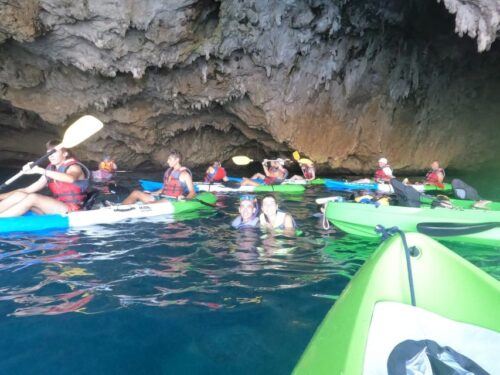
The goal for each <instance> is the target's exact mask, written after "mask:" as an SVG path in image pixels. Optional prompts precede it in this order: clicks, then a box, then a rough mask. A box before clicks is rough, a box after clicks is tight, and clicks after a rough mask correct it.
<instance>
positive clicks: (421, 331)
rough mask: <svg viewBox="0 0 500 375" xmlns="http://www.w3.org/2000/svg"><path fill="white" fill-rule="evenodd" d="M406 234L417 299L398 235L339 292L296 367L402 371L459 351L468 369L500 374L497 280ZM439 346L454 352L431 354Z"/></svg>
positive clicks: (351, 372) (299, 370)
mask: <svg viewBox="0 0 500 375" xmlns="http://www.w3.org/2000/svg"><path fill="white" fill-rule="evenodd" d="M406 239H407V242H408V246H409V247H413V246H414V247H415V248H416V249H417V251H416V252H415V254H412V256H410V259H411V261H410V264H411V271H412V281H413V286H414V288H413V290H414V296H415V298H414V302H415V305H414V306H412V303H411V297H410V296H411V294H410V287H409V285H410V284H409V277H408V271H407V265H406V257H405V251H404V247H403V241H402V240H401V237H400V236H399V235H395V236H393V237H392V238H390V239H389V240H387V241H385V242H384V243H382V244H381V245H380V247H379V248H378V249H377V250H376V251H375V252H374V253H373V254H372V256H371V257H370V258H369V259H368V260H367V261H366V263H365V264H364V265H363V266H362V267H361V269H360V270H359V271H358V273H357V274H356V275H355V276H354V278H353V279H352V281H351V282H350V283H349V285H348V286H347V287H346V288H345V290H344V291H343V292H342V294H341V296H340V298H339V299H338V301H337V302H336V303H335V305H334V306H333V308H332V309H331V310H330V312H329V313H328V314H327V316H326V317H325V319H324V320H323V322H322V323H321V325H320V326H319V328H318V329H317V331H316V333H315V334H314V337H313V338H312V340H311V341H310V343H309V345H308V346H307V348H306V350H305V352H304V353H303V355H302V357H301V359H300V361H299V363H298V364H297V366H296V367H295V370H294V374H315V375H317V374H344V375H359V374H387V373H393V374H401V373H403V374H405V373H407V372H408V368H407V367H406V366H410V365H411V364H412V363H415V362H416V363H419V364H425V359H429V358H430V357H433V358H430V359H431V362H433V365H434V364H435V363H436V361H437V360H438V359H436V357H440V358H439V359H442V358H443V357H444V356H443V354H446V355H447V358H446V360H447V363H446V364H447V365H448V366H449V365H450V364H451V363H452V362H453V361H452V360H453V358H456V357H457V356H462V357H465V358H467V359H468V361H466V360H465V361H462V362H461V364H459V366H463V368H465V369H466V370H468V371H470V372H469V373H474V374H479V373H481V374H483V373H484V374H486V373H490V374H500V361H498V359H497V357H498V353H499V351H500V319H499V318H498V312H499V311H500V282H499V281H497V280H496V279H494V278H493V277H491V276H489V275H488V274H487V273H485V272H484V271H482V270H480V269H479V268H477V267H475V266H474V265H472V264H471V263H469V262H468V261H466V260H465V259H463V258H461V257H460V256H458V255H457V254H455V253H454V252H452V251H450V250H448V249H447V248H446V247H444V246H443V245H441V244H440V243H438V242H436V241H434V240H433V239H431V238H429V237H427V236H424V235H422V234H419V233H409V234H407V235H406ZM433 343H436V345H434V344H433ZM419 345H420V347H419ZM436 347H437V348H436ZM439 347H441V348H443V347H448V348H451V349H452V350H453V351H454V352H452V351H450V350H449V349H448V350H442V351H441V352H440V353H441V356H440V355H439V354H438V355H436V356H435V355H433V353H434V352H436V351H437V352H438V353H439V350H438V348H439ZM408 348H411V349H412V350H408ZM415 353H417V354H415ZM450 354H451V355H453V356H451V355H450ZM462 359H463V358H462ZM471 362H472V363H471ZM455 364H457V361H455ZM474 365H476V366H479V368H481V369H483V370H484V372H480V371H478V370H477V368H476V367H474ZM467 366H470V367H467ZM445 368H446V367H445ZM420 369H421V370H422V368H420ZM427 369H428V367H427ZM405 370H406V371H405ZM474 370H476V371H474ZM412 373H413V372H412ZM414 373H417V372H414ZM418 373H424V372H423V371H422V372H418ZM425 373H432V372H425ZM443 373H447V374H448V373H450V374H451V373H456V374H458V373H460V374H462V373H465V371H464V372H458V371H457V372H443Z"/></svg>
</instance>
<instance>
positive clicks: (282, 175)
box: [241, 159, 288, 186]
mask: <svg viewBox="0 0 500 375" xmlns="http://www.w3.org/2000/svg"><path fill="white" fill-rule="evenodd" d="M268 163H269V167H268V166H267V164H268ZM284 165H285V161H284V160H283V159H276V160H268V159H264V161H263V162H262V167H263V168H264V173H265V175H263V174H262V173H256V174H254V175H253V176H252V177H250V178H245V177H244V178H243V181H242V182H241V186H259V185H262V183H263V184H264V185H278V184H281V183H282V182H283V181H284V180H285V179H286V178H287V176H288V171H287V170H286V169H285V167H284ZM254 179H260V180H262V181H263V182H262V183H260V182H257V181H253V180H254Z"/></svg>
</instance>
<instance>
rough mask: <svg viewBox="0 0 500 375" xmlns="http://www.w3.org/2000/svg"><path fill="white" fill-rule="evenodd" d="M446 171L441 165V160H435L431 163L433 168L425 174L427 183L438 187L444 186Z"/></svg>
mask: <svg viewBox="0 0 500 375" xmlns="http://www.w3.org/2000/svg"><path fill="white" fill-rule="evenodd" d="M444 176H445V172H444V169H443V168H441V167H440V166H439V162H438V161H437V160H436V161H433V162H432V164H431V170H430V171H429V172H427V174H426V175H425V183H426V184H430V185H436V186H437V187H440V188H444V185H443V180H444Z"/></svg>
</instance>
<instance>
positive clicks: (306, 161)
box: [297, 158, 314, 165]
mask: <svg viewBox="0 0 500 375" xmlns="http://www.w3.org/2000/svg"><path fill="white" fill-rule="evenodd" d="M297 161H298V162H299V163H300V164H307V165H313V164H314V163H313V161H312V160H311V159H306V158H302V159H299V160H297Z"/></svg>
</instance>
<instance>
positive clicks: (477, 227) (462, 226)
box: [417, 222, 500, 237]
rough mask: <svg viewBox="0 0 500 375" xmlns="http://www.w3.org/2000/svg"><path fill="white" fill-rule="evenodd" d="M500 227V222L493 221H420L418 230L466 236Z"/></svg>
mask: <svg viewBox="0 0 500 375" xmlns="http://www.w3.org/2000/svg"><path fill="white" fill-rule="evenodd" d="M497 227H500V222H491V223H418V224H417V231H419V232H420V233H423V234H426V235H428V236H434V237H450V236H465V235H468V234H475V233H479V232H484V231H487V230H490V229H493V228H497Z"/></svg>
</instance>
